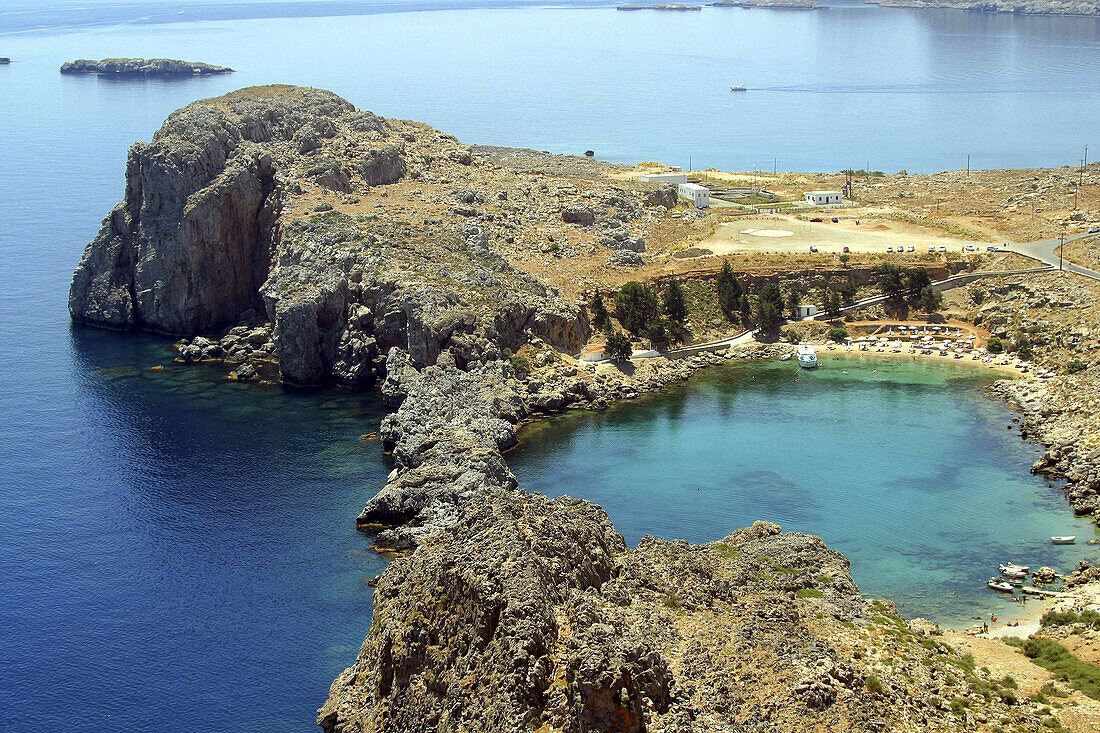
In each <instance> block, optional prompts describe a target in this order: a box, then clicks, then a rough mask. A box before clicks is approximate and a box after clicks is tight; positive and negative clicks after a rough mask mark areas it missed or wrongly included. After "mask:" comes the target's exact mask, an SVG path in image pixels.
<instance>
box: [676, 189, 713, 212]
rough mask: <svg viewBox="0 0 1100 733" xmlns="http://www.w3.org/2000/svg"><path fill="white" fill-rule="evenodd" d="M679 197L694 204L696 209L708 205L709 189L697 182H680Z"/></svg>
mask: <svg viewBox="0 0 1100 733" xmlns="http://www.w3.org/2000/svg"><path fill="white" fill-rule="evenodd" d="M680 198H684V199H687V200H688V201H690V202H691V203H693V204H695V208H697V209H705V208H707V207H708V206H710V189H709V188H707V187H706V186H700V185H699V184H698V183H681V184H680Z"/></svg>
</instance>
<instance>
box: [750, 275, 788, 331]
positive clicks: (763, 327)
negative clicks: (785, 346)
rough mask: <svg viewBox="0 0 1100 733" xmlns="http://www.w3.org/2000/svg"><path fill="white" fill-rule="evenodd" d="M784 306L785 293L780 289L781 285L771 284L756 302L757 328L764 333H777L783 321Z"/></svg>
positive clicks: (766, 286)
mask: <svg viewBox="0 0 1100 733" xmlns="http://www.w3.org/2000/svg"><path fill="white" fill-rule="evenodd" d="M783 305H784V303H783V291H782V290H780V289H779V284H778V283H776V282H774V281H773V282H769V283H768V284H767V285H765V286H764V289H763V290H761V291H760V298H759V299H758V300H757V301H756V327H757V328H758V329H759V330H760V331H762V332H764V333H771V332H773V331H775V329H777V328H778V327H779V324H780V323H781V322H782V321H783Z"/></svg>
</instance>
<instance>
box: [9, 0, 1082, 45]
mask: <svg viewBox="0 0 1100 733" xmlns="http://www.w3.org/2000/svg"><path fill="white" fill-rule="evenodd" d="M1087 1H1088V2H1092V0H1087ZM630 4H631V3H629V2H608V1H607V0H561V2H554V3H546V2H542V1H540V2H523V1H522V0H470V2H468V3H456V4H455V5H442V4H441V3H439V2H438V1H433V0H394V1H393V2H388V3H382V4H378V5H370V6H364V5H363V4H361V3H357V2H352V1H351V0H321V1H320V2H309V1H308V0H299V1H298V2H287V3H280V4H278V5H270V4H266V3H262V2H250V3H240V4H236V3H234V4H224V5H223V4H220V3H216V2H210V3H199V4H195V5H188V6H186V9H184V10H179V9H178V8H179V7H181V6H179V5H175V4H171V3H168V2H166V3H164V5H162V6H157V5H150V6H148V7H144V6H143V8H142V12H141V14H140V15H136V14H135V12H134V8H133V6H132V5H122V4H119V5H102V6H93V7H87V8H83V9H80V10H73V9H71V8H69V9H65V10H64V11H62V10H61V9H57V8H54V9H44V10H41V11H36V12H32V13H20V14H17V15H16V14H12V15H8V16H6V17H5V24H6V25H7V27H8V29H7V30H4V31H3V32H0V37H3V36H11V35H19V34H23V33H42V32H51V31H53V32H68V31H73V30H77V29H88V28H96V27H105V26H114V25H167V24H170V23H193V22H211V21H232V20H261V19H290V18H326V17H344V16H366V15H380V14H388V13H415V12H432V11H446V10H520V9H547V10H549V9H567V10H579V9H593V10H596V9H599V10H614V9H616V8H617V7H619V6H622V5H630ZM684 4H685V5H691V6H695V7H700V8H701V7H703V6H707V7H723V5H722V4H721V2H705V3H684ZM1059 4H1060V3H1058V2H1056V1H1055V2H1051V1H1050V0H1043V1H1040V2H1037V3H1036V4H1035V5H1034V6H1032V5H1018V6H1010V5H1007V4H1005V5H1003V6H997V7H994V8H992V9H991V8H989V7H986V5H987V4H986V3H982V2H979V1H978V0H929V1H927V2H926V1H925V0H867V1H866V2H864V3H863V6H865V7H868V6H877V7H882V8H909V9H918V10H921V9H928V10H962V11H966V12H974V13H989V14H997V15H1013V14H1014V15H1042V16H1054V17H1098V16H1100V2H1096V3H1094V5H1093V6H1092V7H1091V8H1089V9H1081V8H1078V7H1076V6H1074V7H1072V9H1071V10H1072V11H1071V12H1060V11H1058V10H1055V9H1054V8H1055V7H1056V6H1057V5H1059ZM1067 4H1068V3H1067ZM653 7H654V5H652V4H649V5H643V6H642V7H640V8H638V9H642V8H645V9H649V8H653ZM724 7H739V8H744V9H752V8H760V9H764V10H784V11H791V10H822V9H829V8H833V7H836V6H832V5H829V4H828V3H823V2H819V1H818V0H773V1H772V2H769V1H768V0H726V4H725V5H724ZM845 7H858V5H856V6H852V5H847V6H845ZM1033 7H1034V9H1032V8H1033ZM673 9H678V8H673ZM691 9H694V8H691Z"/></svg>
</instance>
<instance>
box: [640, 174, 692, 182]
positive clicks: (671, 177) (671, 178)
mask: <svg viewBox="0 0 1100 733" xmlns="http://www.w3.org/2000/svg"><path fill="white" fill-rule="evenodd" d="M638 180H639V181H641V182H643V183H687V182H688V174H687V173H643V174H642V175H640V176H638Z"/></svg>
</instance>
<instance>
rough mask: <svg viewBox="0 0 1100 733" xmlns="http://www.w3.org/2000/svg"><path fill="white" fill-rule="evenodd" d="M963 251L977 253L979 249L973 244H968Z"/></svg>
mask: <svg viewBox="0 0 1100 733" xmlns="http://www.w3.org/2000/svg"><path fill="white" fill-rule="evenodd" d="M963 249H965V250H966V251H967V252H975V251H977V249H978V248H977V247H975V246H974V245H972V244H968V245H966V246H965V247H963Z"/></svg>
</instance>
